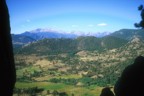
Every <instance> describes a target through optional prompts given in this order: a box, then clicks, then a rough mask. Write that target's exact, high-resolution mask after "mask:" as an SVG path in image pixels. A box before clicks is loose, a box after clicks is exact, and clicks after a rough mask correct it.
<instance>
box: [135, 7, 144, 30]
mask: <svg viewBox="0 0 144 96" xmlns="http://www.w3.org/2000/svg"><path fill="white" fill-rule="evenodd" d="M138 10H139V11H141V14H140V15H141V19H142V20H141V21H140V22H139V23H135V24H134V25H135V27H137V28H142V29H143V28H144V7H143V5H140V6H139V7H138Z"/></svg>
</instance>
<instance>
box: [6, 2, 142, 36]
mask: <svg viewBox="0 0 144 96" xmlns="http://www.w3.org/2000/svg"><path fill="white" fill-rule="evenodd" d="M141 4H144V0H7V5H8V8H9V13H10V23H11V33H13V34H20V33H23V32H25V31H31V30H35V29H37V28H41V29H43V30H50V31H56V32H65V33H77V34H84V33H97V32H114V31H118V30H120V29H135V27H134V23H138V22H139V21H140V20H141V17H140V11H138V6H139V5H141Z"/></svg>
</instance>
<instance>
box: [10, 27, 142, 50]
mask: <svg viewBox="0 0 144 96" xmlns="http://www.w3.org/2000/svg"><path fill="white" fill-rule="evenodd" d="M87 36H88V37H90V36H93V37H96V38H99V39H102V38H107V39H108V38H109V39H110V38H114V37H115V38H119V39H123V40H128V41H129V40H132V39H133V38H134V37H139V38H141V39H144V30H143V29H121V30H119V31H115V32H112V33H109V32H103V33H97V34H83V35H77V34H74V33H60V32H57V31H51V30H50V31H48V30H42V29H36V30H33V31H26V32H24V33H21V34H12V42H13V45H14V48H17V47H20V46H23V45H25V44H28V43H31V42H34V41H38V40H42V39H45V38H48V39H52V38H70V39H76V38H79V37H87ZM108 42H109V40H107V44H108ZM109 43H110V42H109Z"/></svg>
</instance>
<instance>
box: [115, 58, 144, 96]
mask: <svg viewBox="0 0 144 96" xmlns="http://www.w3.org/2000/svg"><path fill="white" fill-rule="evenodd" d="M143 86H144V57H142V56H138V57H137V58H136V59H135V61H134V63H133V64H132V65H129V66H127V67H126V68H125V69H124V71H123V73H122V75H121V77H120V78H119V80H118V81H117V83H116V84H115V88H114V92H115V94H116V96H140V94H143Z"/></svg>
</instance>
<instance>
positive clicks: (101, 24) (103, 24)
mask: <svg viewBox="0 0 144 96" xmlns="http://www.w3.org/2000/svg"><path fill="white" fill-rule="evenodd" d="M97 26H107V24H106V23H99V24H97Z"/></svg>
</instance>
